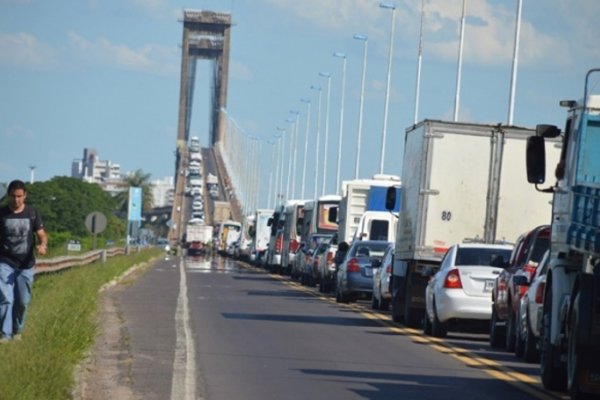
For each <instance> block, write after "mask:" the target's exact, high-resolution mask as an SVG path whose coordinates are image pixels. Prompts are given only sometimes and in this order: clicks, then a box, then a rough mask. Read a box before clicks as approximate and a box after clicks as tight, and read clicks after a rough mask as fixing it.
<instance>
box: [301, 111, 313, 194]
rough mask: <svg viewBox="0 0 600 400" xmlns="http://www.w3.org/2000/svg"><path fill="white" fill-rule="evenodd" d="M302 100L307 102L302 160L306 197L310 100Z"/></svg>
mask: <svg viewBox="0 0 600 400" xmlns="http://www.w3.org/2000/svg"><path fill="white" fill-rule="evenodd" d="M300 101H301V102H303V103H306V132H305V134H304V160H303V162H302V198H303V199H304V189H305V183H306V156H307V154H308V133H309V131H310V104H311V103H310V100H309V99H300Z"/></svg>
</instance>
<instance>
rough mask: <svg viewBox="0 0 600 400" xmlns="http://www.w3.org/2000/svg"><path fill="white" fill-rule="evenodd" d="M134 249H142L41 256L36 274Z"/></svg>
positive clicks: (36, 266)
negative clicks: (49, 256)
mask: <svg viewBox="0 0 600 400" xmlns="http://www.w3.org/2000/svg"><path fill="white" fill-rule="evenodd" d="M132 251H140V247H137V246H136V247H112V248H110V249H103V250H93V251H89V252H87V253H83V254H80V255H77V256H74V255H73V256H71V255H68V256H60V257H55V258H41V259H38V260H37V262H36V264H35V267H34V268H35V274H36V275H39V274H48V273H52V272H57V271H61V270H64V269H67V268H71V267H75V266H81V265H87V264H91V263H93V262H96V261H102V262H104V261H106V259H107V258H108V257H114V256H117V255H121V254H129V253H130V252H132Z"/></svg>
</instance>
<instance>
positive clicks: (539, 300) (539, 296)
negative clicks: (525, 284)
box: [535, 283, 546, 304]
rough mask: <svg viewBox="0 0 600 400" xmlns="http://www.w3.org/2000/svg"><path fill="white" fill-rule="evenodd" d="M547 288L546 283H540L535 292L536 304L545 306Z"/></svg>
mask: <svg viewBox="0 0 600 400" xmlns="http://www.w3.org/2000/svg"><path fill="white" fill-rule="evenodd" d="M545 288H546V284H545V283H540V284H539V285H538V287H537V289H536V291H535V303H536V304H543V303H544V289H545Z"/></svg>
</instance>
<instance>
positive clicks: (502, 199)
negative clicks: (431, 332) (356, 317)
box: [386, 120, 560, 326]
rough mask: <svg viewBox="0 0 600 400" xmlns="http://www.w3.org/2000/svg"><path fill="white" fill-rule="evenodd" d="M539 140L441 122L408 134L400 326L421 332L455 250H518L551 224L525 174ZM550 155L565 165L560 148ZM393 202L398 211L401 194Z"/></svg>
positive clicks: (519, 132) (397, 306) (397, 297)
mask: <svg viewBox="0 0 600 400" xmlns="http://www.w3.org/2000/svg"><path fill="white" fill-rule="evenodd" d="M532 134H533V130H531V129H527V128H522V127H516V126H503V125H486V124H475V123H461V122H445V121H438V120H424V121H422V122H420V123H418V124H416V125H414V126H412V127H410V128H408V129H407V130H406V140H405V149H404V158H403V167H402V192H401V195H402V201H401V206H400V215H399V221H398V226H397V232H396V241H395V258H394V264H393V273H392V284H391V286H392V301H391V306H392V319H393V320H394V321H402V320H403V321H404V322H405V324H407V325H409V326H419V325H420V324H421V322H422V318H423V315H424V308H425V298H424V295H425V287H426V286H427V282H428V277H429V276H431V273H432V272H433V271H436V270H437V269H438V268H439V265H440V262H441V260H442V257H443V256H444V254H445V253H446V251H447V250H448V248H449V247H450V246H452V245H453V244H456V243H462V242H482V243H514V241H515V240H516V239H517V237H518V236H519V235H520V234H521V233H522V232H524V231H526V230H528V229H531V228H532V227H535V226H538V225H541V224H543V223H544V222H546V221H548V218H549V217H550V214H551V204H550V201H549V199H548V197H547V196H544V195H543V194H542V193H536V192H533V191H531V190H530V189H529V186H528V183H527V178H526V176H525V171H523V167H522V165H524V163H525V150H526V144H527V137H528V136H530V135H532ZM554 144H557V145H560V143H559V142H557V141H555V142H554ZM549 150H550V151H549V152H548V157H549V159H551V160H554V161H556V160H558V156H559V153H560V149H559V146H558V147H554V146H552V147H551V148H550V149H549ZM388 194H389V196H388V198H387V202H386V207H387V208H388V209H391V208H392V207H393V206H394V205H395V204H396V198H395V191H393V190H392V191H390V190H388Z"/></svg>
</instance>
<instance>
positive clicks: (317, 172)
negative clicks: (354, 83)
mask: <svg viewBox="0 0 600 400" xmlns="http://www.w3.org/2000/svg"><path fill="white" fill-rule="evenodd" d="M310 88H311V89H313V90H318V91H319V101H318V103H317V139H316V141H315V173H314V197H315V198H317V197H318V196H319V194H318V192H317V182H318V181H319V142H320V140H321V138H320V136H321V93H322V90H321V86H314V85H313V86H311V87H310Z"/></svg>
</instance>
